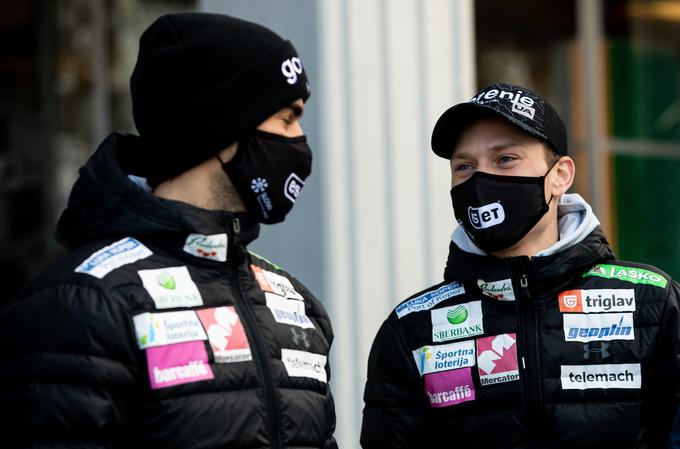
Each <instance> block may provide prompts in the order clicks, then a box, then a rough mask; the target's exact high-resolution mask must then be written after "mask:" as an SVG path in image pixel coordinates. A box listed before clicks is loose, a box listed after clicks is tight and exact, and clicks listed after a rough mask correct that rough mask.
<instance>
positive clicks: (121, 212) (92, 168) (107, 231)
mask: <svg viewBox="0 0 680 449" xmlns="http://www.w3.org/2000/svg"><path fill="white" fill-rule="evenodd" d="M139 145H140V143H139V137H137V136H131V135H121V134H112V135H110V136H109V137H108V138H107V139H106V140H104V142H102V144H101V145H100V146H99V148H98V149H97V150H96V151H95V153H94V154H93V155H92V156H91V157H90V159H89V160H88V161H87V163H86V164H85V165H84V166H83V167H82V168H81V169H80V176H79V178H78V180H77V181H76V183H75V184H74V186H73V189H72V191H71V195H70V196H69V200H68V206H67V208H66V209H65V210H64V212H63V213H62V215H61V217H60V219H59V222H58V224H57V230H56V236H57V240H59V242H61V243H62V244H63V245H64V246H65V247H66V248H67V249H72V248H76V247H79V246H82V245H84V244H86V243H89V242H92V241H97V240H104V239H117V238H122V237H125V236H131V237H135V238H138V239H140V240H143V241H144V242H148V243H150V244H153V245H155V246H158V247H162V248H163V249H165V250H167V251H169V252H171V253H174V254H176V255H178V256H182V257H189V258H193V257H194V256H189V255H188V254H187V253H186V252H185V251H184V246H185V244H186V242H187V240H188V239H189V237H190V236H191V235H192V234H198V235H204V236H215V235H222V236H223V237H224V239H223V240H222V241H225V240H226V242H224V243H225V244H226V245H227V247H228V251H229V252H231V251H232V247H233V246H239V247H242V246H246V245H247V244H248V243H250V242H251V241H253V240H254V239H255V238H257V236H258V234H259V224H258V223H256V222H255V221H254V220H253V219H251V218H250V217H249V216H248V215H247V214H242V213H230V212H225V211H212V210H206V209H201V208H198V207H195V206H192V205H190V204H186V203H181V202H178V201H171V200H166V199H164V198H160V197H157V196H155V195H153V194H152V193H150V192H149V191H147V190H146V189H144V188H143V187H142V186H140V185H139V183H136V182H133V180H131V179H130V178H129V177H128V175H127V174H126V173H125V172H124V170H123V168H122V167H121V164H120V162H119V155H120V153H121V152H123V151H126V152H131V151H133V149H135V146H137V148H136V149H137V150H142V149H141V148H139V147H138V146H139Z"/></svg>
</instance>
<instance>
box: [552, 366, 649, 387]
mask: <svg viewBox="0 0 680 449" xmlns="http://www.w3.org/2000/svg"><path fill="white" fill-rule="evenodd" d="M560 378H561V381H562V389H563V390H589V389H593V388H603V389H609V388H624V389H639V388H640V386H641V385H642V374H641V372H640V364H639V363H620V364H611V365H562V367H561V376H560Z"/></svg>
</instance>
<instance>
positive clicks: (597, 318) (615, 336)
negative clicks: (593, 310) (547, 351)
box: [562, 313, 635, 342]
mask: <svg viewBox="0 0 680 449" xmlns="http://www.w3.org/2000/svg"><path fill="white" fill-rule="evenodd" d="M562 317H563V319H564V340H565V341H582V342H588V341H610V340H635V329H634V327H633V314H632V313H600V314H596V315H585V314H565V315H563V316H562Z"/></svg>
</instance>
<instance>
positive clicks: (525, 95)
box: [432, 83, 567, 159]
mask: <svg viewBox="0 0 680 449" xmlns="http://www.w3.org/2000/svg"><path fill="white" fill-rule="evenodd" d="M489 116H492V117H500V118H502V119H504V120H506V121H507V122H508V123H510V124H511V125H514V126H516V127H518V128H520V129H521V130H523V131H525V132H527V133H529V134H531V135H533V136H535V137H537V138H538V139H540V140H543V141H544V142H546V143H548V144H549V145H550V147H551V148H552V149H553V150H554V151H555V152H556V153H557V154H559V155H560V156H566V155H567V129H566V127H565V126H564V122H563V121H562V119H561V118H560V116H559V114H557V112H556V111H555V109H554V108H553V107H552V106H551V105H550V103H548V102H547V101H546V100H545V98H543V97H541V96H540V95H538V94H537V93H535V92H532V91H531V90H529V89H527V88H524V87H522V86H516V85H514V84H505V83H498V84H492V85H491V86H488V87H486V88H484V89H482V90H480V91H479V92H478V93H477V94H476V95H475V96H474V97H472V99H470V101H469V102H467V103H459V104H457V105H455V106H452V107H450V108H449V109H448V110H446V112H444V113H443V114H442V116H441V117H439V120H437V123H436V124H435V125H434V130H433V131H432V151H434V153H435V154H436V155H437V156H440V157H443V158H444V159H451V155H452V154H453V150H454V148H455V146H456V142H457V141H458V138H459V137H460V134H461V133H462V132H463V131H464V130H465V128H467V127H468V126H470V125H471V124H472V123H473V122H475V121H477V120H479V119H480V118H482V117H489Z"/></svg>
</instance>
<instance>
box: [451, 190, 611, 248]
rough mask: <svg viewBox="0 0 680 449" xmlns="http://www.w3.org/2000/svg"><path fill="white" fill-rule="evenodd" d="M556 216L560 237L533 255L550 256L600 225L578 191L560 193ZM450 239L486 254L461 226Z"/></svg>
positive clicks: (581, 238) (577, 241)
mask: <svg viewBox="0 0 680 449" xmlns="http://www.w3.org/2000/svg"><path fill="white" fill-rule="evenodd" d="M557 216H558V226H559V228H560V239H559V240H558V241H557V242H555V243H554V244H553V245H552V246H551V247H549V248H546V249H544V250H543V251H540V252H539V253H537V254H534V257H541V256H550V255H552V254H555V253H558V252H560V251H562V250H563V249H565V248H568V247H570V246H572V245H575V244H577V243H579V242H581V241H582V240H583V239H585V238H586V237H587V236H588V235H589V234H590V233H591V232H593V230H595V228H596V227H598V226H599V225H600V222H599V220H598V219H597V217H596V216H595V214H594V213H593V209H592V208H591V207H590V205H589V204H588V203H586V200H584V199H583V198H582V197H581V195H579V194H578V193H567V194H564V195H562V197H561V198H560V201H559V203H558V205H557ZM451 240H452V241H453V243H454V244H455V245H456V246H458V247H459V248H460V249H462V250H463V251H465V252H467V253H472V254H478V255H480V256H486V255H487V254H486V253H485V252H484V251H482V250H481V249H479V248H478V247H477V245H475V244H474V243H473V242H472V240H470V237H469V236H468V235H467V233H466V232H465V230H463V228H462V227H461V226H458V227H457V228H456V229H455V230H454V231H453V234H452V235H451Z"/></svg>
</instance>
